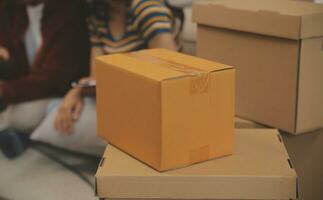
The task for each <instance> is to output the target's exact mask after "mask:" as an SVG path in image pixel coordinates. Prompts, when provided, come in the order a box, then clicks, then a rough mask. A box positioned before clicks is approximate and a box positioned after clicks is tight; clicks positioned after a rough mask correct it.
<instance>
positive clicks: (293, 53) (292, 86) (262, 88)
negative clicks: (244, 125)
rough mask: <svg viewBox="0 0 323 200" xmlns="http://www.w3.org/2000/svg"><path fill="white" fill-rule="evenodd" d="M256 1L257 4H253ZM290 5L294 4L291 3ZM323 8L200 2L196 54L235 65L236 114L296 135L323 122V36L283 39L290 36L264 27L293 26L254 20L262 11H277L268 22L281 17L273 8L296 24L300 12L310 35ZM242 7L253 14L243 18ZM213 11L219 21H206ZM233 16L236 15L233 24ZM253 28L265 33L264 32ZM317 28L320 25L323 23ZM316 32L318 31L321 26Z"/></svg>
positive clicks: (233, 0)
mask: <svg viewBox="0 0 323 200" xmlns="http://www.w3.org/2000/svg"><path fill="white" fill-rule="evenodd" d="M239 2H240V1H239ZM252 2H257V3H255V5H254V6H251V5H250V4H251V3H252ZM261 2H264V4H261ZM209 4H210V5H209ZM289 4H290V5H291V7H288V6H287V5H289ZM303 5H304V7H303ZM248 6H250V8H247V7H248ZM195 8H196V9H195ZM322 8H323V7H322V5H317V4H311V3H306V2H296V1H295V2H292V1H285V0H279V1H275V0H273V1H270V0H269V1H267V0H260V1H257V0H256V1H255V0H247V1H241V2H240V3H238V1H236V0H228V1H223V0H219V1H215V3H210V2H204V3H203V2H202V3H197V4H196V6H195V7H194V9H195V10H194V12H196V13H197V14H196V21H197V22H198V24H199V25H198V39H197V55H198V56H200V57H203V58H207V59H212V60H217V61H219V62H223V63H226V64H229V65H233V66H236V70H237V72H236V74H237V76H236V91H237V92H236V95H237V96H236V115H237V116H239V117H242V118H245V119H248V120H252V121H256V122H259V123H261V124H266V125H268V126H271V127H275V128H279V129H280V130H284V131H286V132H289V133H293V134H300V133H306V132H308V131H312V130H315V129H318V128H321V127H323V121H322V119H323V90H321V85H322V74H323V71H322V70H323V68H322V67H321V66H322V64H323V60H322V59H323V56H322V45H323V39H322V38H323V37H313V38H306V39H302V40H300V39H297V40H295V39H296V38H294V39H284V38H283V37H285V36H284V35H279V34H277V35H275V36H280V37H272V36H268V35H273V34H269V33H266V35H263V34H265V32H266V31H267V30H266V31H265V28H266V29H269V30H272V31H275V30H276V29H277V30H278V31H281V30H283V29H281V27H280V26H284V28H287V29H288V30H291V29H290V27H287V25H285V24H284V23H283V22H284V20H278V21H276V22H275V23H277V24H271V23H267V22H266V23H265V22H263V23H262V22H261V23H260V22H257V23H253V20H258V17H259V18H261V17H262V16H263V13H262V12H261V11H262V10H266V12H267V11H273V13H271V14H268V12H267V14H268V15H266V16H267V17H268V20H269V21H270V19H271V18H273V19H276V17H277V16H280V14H277V13H275V12H274V11H278V12H279V13H287V14H288V15H289V16H292V17H291V18H288V19H286V20H287V21H289V22H290V23H291V24H293V17H295V16H301V19H302V20H303V21H304V20H305V21H306V23H303V22H302V29H300V30H301V31H303V30H304V31H303V32H307V33H306V34H308V33H310V32H311V31H313V30H314V29H311V28H308V27H310V26H312V25H313V24H316V23H317V22H321V23H322V20H321V17H318V18H316V17H317V16H318V15H321V14H323V10H322ZM228 10H229V11H230V12H229V11H228ZM255 10H258V11H257V12H255ZM218 11H219V12H218ZM240 11H243V12H246V13H248V14H250V13H252V15H251V14H250V16H249V15H248V16H249V17H246V18H243V17H241V18H240V17H238V16H240V14H241V13H240ZM208 12H210V13H211V12H213V13H215V14H214V16H217V22H214V23H213V22H212V23H211V22H210V23H206V21H208V20H211V19H210V18H211V17H208V16H209V15H208V14H207V13H208ZM221 12H224V13H227V12H229V13H230V15H228V16H225V15H223V16H221V17H220V16H218V14H219V13H221ZM313 13H314V14H313ZM276 15H277V16H276ZM228 18H230V19H228ZM231 18H232V19H231ZM228 20H229V21H230V20H231V21H230V23H229V22H227V21H228ZM220 22H221V23H224V24H227V23H228V24H231V23H232V24H237V26H238V25H239V26H240V25H243V26H246V27H249V28H250V30H243V31H249V32H253V33H249V32H243V31H241V30H242V29H241V28H239V27H236V26H232V27H225V26H222V25H221V24H220V25H219V24H218V23H220ZM311 24H312V25H311ZM213 26H214V27H213ZM263 26H264V27H263ZM313 26H314V25H313ZM254 27H258V28H259V29H261V30H264V31H265V32H259V31H257V30H255V29H254ZM317 27H318V28H319V29H320V28H322V27H323V26H322V25H317ZM228 28H230V29H232V30H229V29H228ZM305 30H306V31H305ZM316 31H318V32H317V33H319V30H316ZM258 33H261V34H258ZM319 35H320V34H319ZM312 36H314V34H312ZM312 36H311V37H312ZM290 38H293V37H290ZM300 38H304V37H300Z"/></svg>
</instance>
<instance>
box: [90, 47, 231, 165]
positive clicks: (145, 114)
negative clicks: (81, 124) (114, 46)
mask: <svg viewBox="0 0 323 200" xmlns="http://www.w3.org/2000/svg"><path fill="white" fill-rule="evenodd" d="M96 73H97V113H98V134H99V136H100V137H102V138H104V139H106V140H107V141H108V142H109V143H111V144H113V145H115V146H117V147H118V148H120V149H122V150H123V151H125V152H127V153H129V154H131V155H132V156H134V157H136V158H138V159H140V160H141V161H142V162H144V163H146V164H148V165H150V166H151V167H153V168H155V169H157V170H160V171H164V170H168V169H172V168H178V167H183V166H187V165H190V164H193V163H197V162H201V161H205V160H208V159H211V158H216V157H222V156H226V155H230V154H232V153H233V132H234V95H235V91H234V86H235V76H234V75H235V70H234V69H233V68H232V67H230V66H227V65H223V64H220V63H216V62H211V61H208V60H205V59H201V58H196V57H192V56H188V55H184V54H181V53H177V52H173V51H168V50H163V49H154V50H144V51H139V52H136V53H130V54H115V55H108V56H103V57H99V58H98V59H97V60H96Z"/></svg>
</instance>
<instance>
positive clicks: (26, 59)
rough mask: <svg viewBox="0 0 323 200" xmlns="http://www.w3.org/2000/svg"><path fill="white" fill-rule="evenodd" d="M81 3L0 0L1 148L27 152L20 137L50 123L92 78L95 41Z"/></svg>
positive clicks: (13, 153) (14, 152)
mask: <svg viewBox="0 0 323 200" xmlns="http://www.w3.org/2000/svg"><path fill="white" fill-rule="evenodd" d="M85 19H86V11H85V6H84V3H82V1H80V0H0V148H1V150H2V151H3V152H4V154H5V155H6V156H8V157H14V156H17V155H18V154H19V153H20V152H22V149H23V145H22V144H21V143H19V140H18V139H17V138H19V137H20V136H19V135H20V134H17V132H27V133H30V132H31V131H32V130H33V129H34V128H35V127H36V126H37V125H38V124H39V123H40V122H41V120H42V119H43V118H44V116H45V114H46V110H47V106H48V102H49V100H48V98H51V97H55V96H64V94H65V93H66V92H67V91H68V90H69V89H70V84H71V82H72V81H75V80H78V79H79V78H80V77H84V76H86V75H87V74H88V73H89V67H88V66H89V62H90V61H89V58H90V42H89V36H88V29H87V24H86V21H85Z"/></svg>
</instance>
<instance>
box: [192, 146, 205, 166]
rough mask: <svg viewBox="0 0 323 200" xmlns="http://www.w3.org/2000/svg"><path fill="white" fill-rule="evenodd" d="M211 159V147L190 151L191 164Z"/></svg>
mask: <svg viewBox="0 0 323 200" xmlns="http://www.w3.org/2000/svg"><path fill="white" fill-rule="evenodd" d="M209 158H210V145H206V146H203V147H201V148H198V149H193V150H190V152H189V162H190V163H198V162H202V161H205V160H208V159H209Z"/></svg>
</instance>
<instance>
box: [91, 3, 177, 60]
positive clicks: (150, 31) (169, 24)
mask: <svg viewBox="0 0 323 200" xmlns="http://www.w3.org/2000/svg"><path fill="white" fill-rule="evenodd" d="M103 2H104V1H101V3H98V4H96V5H94V6H95V7H94V8H92V10H93V11H95V14H92V15H91V17H90V18H89V20H88V23H89V29H90V32H91V42H92V45H93V46H95V47H100V48H101V49H102V51H103V53H104V54H112V53H123V52H129V51H136V50H140V49H145V48H147V47H148V43H149V41H150V40H151V39H152V38H154V37H155V36H156V35H158V34H161V33H172V32H173V16H172V13H171V11H170V10H169V9H168V7H167V6H166V4H165V2H164V1H163V0H132V2H131V6H130V7H129V9H128V11H127V17H126V24H125V32H124V34H123V35H122V37H120V38H114V37H113V35H112V34H111V32H110V31H109V23H108V15H107V10H108V8H107V5H106V4H105V3H103Z"/></svg>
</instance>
